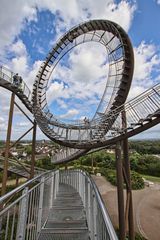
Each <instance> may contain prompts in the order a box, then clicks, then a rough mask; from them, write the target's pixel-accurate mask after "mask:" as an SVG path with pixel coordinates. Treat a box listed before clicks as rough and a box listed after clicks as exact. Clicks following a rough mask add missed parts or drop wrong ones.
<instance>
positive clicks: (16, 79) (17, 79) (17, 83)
mask: <svg viewBox="0 0 160 240" xmlns="http://www.w3.org/2000/svg"><path fill="white" fill-rule="evenodd" d="M22 81H23V79H22V77H21V76H19V75H18V73H16V74H15V75H14V76H13V84H14V85H15V86H16V87H18V88H19V89H20V90H22Z"/></svg>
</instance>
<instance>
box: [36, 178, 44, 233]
mask: <svg viewBox="0 0 160 240" xmlns="http://www.w3.org/2000/svg"><path fill="white" fill-rule="evenodd" d="M43 194H44V177H42V179H41V184H40V195H39V207H38V222H37V233H38V234H39V233H40V231H41V223H42V211H43Z"/></svg>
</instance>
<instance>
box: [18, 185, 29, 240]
mask: <svg viewBox="0 0 160 240" xmlns="http://www.w3.org/2000/svg"><path fill="white" fill-rule="evenodd" d="M23 195H24V197H23V198H22V200H21V203H20V209H19V219H18V225H17V235H16V240H25V234H26V223H27V215H28V187H26V188H25V189H24V190H23V192H22V196H23Z"/></svg>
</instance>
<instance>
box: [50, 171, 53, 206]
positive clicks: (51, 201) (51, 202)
mask: <svg viewBox="0 0 160 240" xmlns="http://www.w3.org/2000/svg"><path fill="white" fill-rule="evenodd" d="M51 174H52V177H51V196H50V208H52V206H53V199H54V172H52V173H51Z"/></svg>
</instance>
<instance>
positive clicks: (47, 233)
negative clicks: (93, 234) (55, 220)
mask: <svg viewBox="0 0 160 240" xmlns="http://www.w3.org/2000/svg"><path fill="white" fill-rule="evenodd" d="M89 239H90V238H89V233H88V230H87V229H83V230H80V229H56V230H53V229H42V231H41V233H40V236H39V238H38V240H89Z"/></svg>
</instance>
